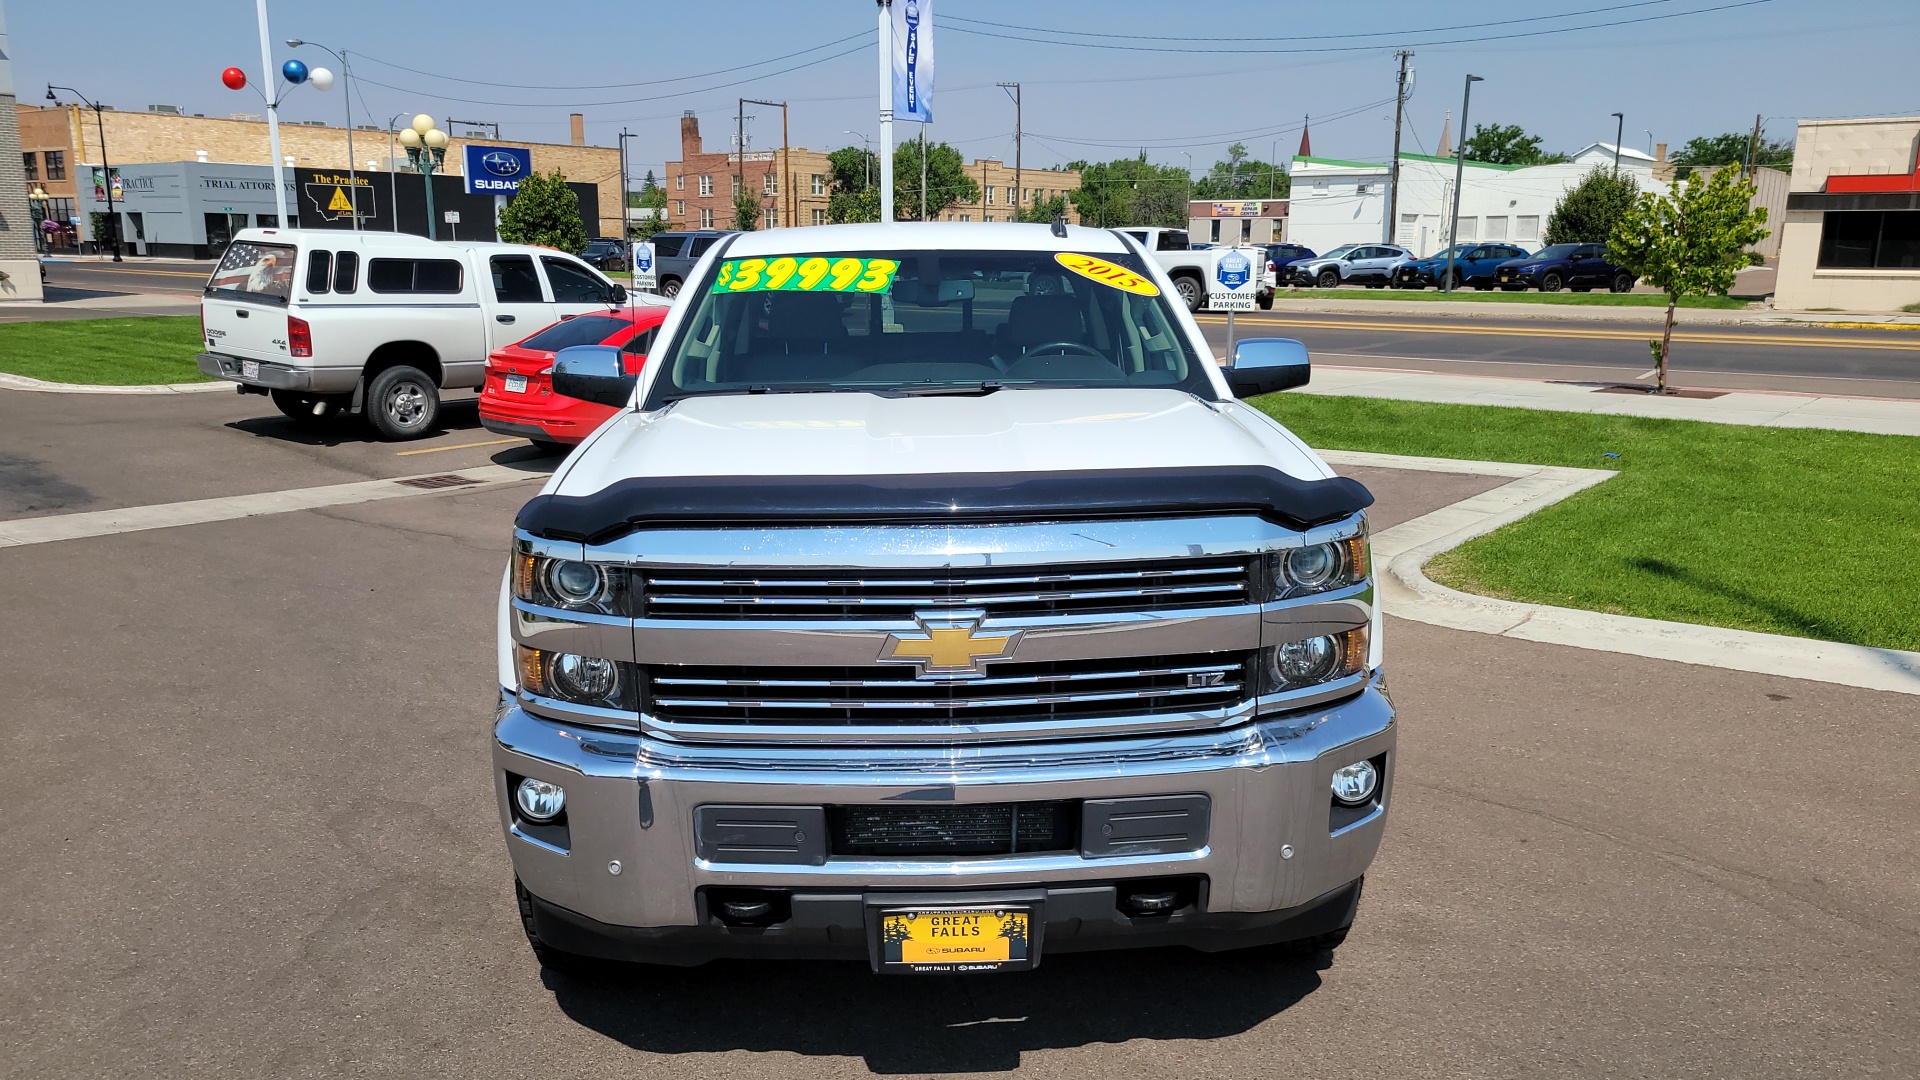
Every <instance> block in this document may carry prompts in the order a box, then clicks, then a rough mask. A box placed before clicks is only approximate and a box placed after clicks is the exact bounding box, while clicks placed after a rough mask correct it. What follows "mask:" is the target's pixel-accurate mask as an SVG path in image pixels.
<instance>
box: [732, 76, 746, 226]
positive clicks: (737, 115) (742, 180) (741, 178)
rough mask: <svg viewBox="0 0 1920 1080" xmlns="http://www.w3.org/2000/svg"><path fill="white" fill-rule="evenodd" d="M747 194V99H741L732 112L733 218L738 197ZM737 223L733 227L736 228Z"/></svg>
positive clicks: (738, 212)
mask: <svg viewBox="0 0 1920 1080" xmlns="http://www.w3.org/2000/svg"><path fill="white" fill-rule="evenodd" d="M746 193H747V99H746V98H741V99H740V105H739V107H738V108H736V109H734V110H733V202H734V206H735V209H734V216H735V217H738V216H739V214H740V211H739V209H738V207H739V204H740V196H742V195H745V194H746ZM739 224H740V223H739V222H738V221H735V222H734V225H736V226H738V225H739Z"/></svg>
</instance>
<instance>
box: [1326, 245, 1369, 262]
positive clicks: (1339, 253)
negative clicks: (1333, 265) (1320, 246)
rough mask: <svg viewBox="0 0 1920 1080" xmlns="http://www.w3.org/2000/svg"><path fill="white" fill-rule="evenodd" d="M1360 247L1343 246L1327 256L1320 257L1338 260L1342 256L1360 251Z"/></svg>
mask: <svg viewBox="0 0 1920 1080" xmlns="http://www.w3.org/2000/svg"><path fill="white" fill-rule="evenodd" d="M1359 247H1360V245H1359V244H1341V245H1340V246H1339V247H1337V248H1334V249H1333V250H1332V251H1329V252H1327V253H1326V254H1325V255H1322V256H1320V257H1321V258H1323V259H1337V258H1339V257H1340V256H1342V255H1345V254H1346V253H1347V252H1349V251H1355V250H1358V249H1359Z"/></svg>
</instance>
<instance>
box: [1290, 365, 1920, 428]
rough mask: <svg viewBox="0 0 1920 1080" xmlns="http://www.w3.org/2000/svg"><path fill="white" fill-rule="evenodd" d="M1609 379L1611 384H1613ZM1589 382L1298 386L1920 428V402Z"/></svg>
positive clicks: (1330, 370) (1358, 381)
mask: <svg viewBox="0 0 1920 1080" xmlns="http://www.w3.org/2000/svg"><path fill="white" fill-rule="evenodd" d="M1609 385H1611V384H1609ZM1599 391H1600V387H1599V386H1596V385H1595V384H1592V383H1572V382H1545V381H1536V380H1532V379H1509V378H1499V377H1494V376H1485V375H1438V374H1432V373H1429V372H1424V371H1391V370H1382V369H1379V368H1349V367H1333V366H1327V365H1321V364H1315V365H1314V366H1313V381H1312V382H1311V383H1310V384H1308V385H1307V386H1304V387H1302V388H1301V389H1299V390H1296V391H1293V392H1294V393H1301V394H1319V395H1323V396H1327V397H1376V398H1392V399H1395V400H1399V401H1433V402H1441V403H1445V404H1454V405H1504V406H1508V407H1511V408H1522V409H1548V410H1552V411H1555V412H1579V413H1605V414H1608V415H1613V416H1650V417H1659V418H1662V419H1668V420H1703V421H1706V422H1707V423H1712V424H1747V425H1752V426H1755V427H1806V428H1831V429H1833V430H1836V431H1860V432H1867V433H1870V434H1877V435H1920V401H1913V400H1903V399H1898V398H1849V397H1822V396H1817V395H1813V394H1789V393H1772V392H1759V391H1733V392H1729V393H1725V394H1722V395H1720V396H1719V397H1714V398H1680V397H1654V396H1652V395H1641V394H1619V393H1601V392H1599Z"/></svg>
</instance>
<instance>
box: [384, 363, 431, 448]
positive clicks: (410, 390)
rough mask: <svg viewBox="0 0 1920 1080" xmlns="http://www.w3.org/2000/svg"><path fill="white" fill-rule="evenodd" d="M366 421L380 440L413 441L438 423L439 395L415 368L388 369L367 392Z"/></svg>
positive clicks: (428, 380) (424, 374)
mask: <svg viewBox="0 0 1920 1080" xmlns="http://www.w3.org/2000/svg"><path fill="white" fill-rule="evenodd" d="M367 399H368V405H369V408H368V409H367V419H368V421H369V422H371V423H372V424H373V427H374V430H375V431H378V432H379V433H380V435H381V436H382V437H383V438H386V439H392V440H395V441H398V440H401V439H415V438H419V437H420V436H421V435H424V434H425V433H427V432H428V431H430V430H432V429H433V426H434V423H435V422H436V421H437V420H439V419H440V391H439V389H438V388H437V387H435V386H434V384H433V380H432V379H430V378H428V377H427V374H426V372H424V371H421V370H420V369H419V368H413V367H406V366H404V365H402V366H400V367H390V368H388V369H387V370H385V371H383V372H381V373H380V374H378V375H376V376H374V379H373V385H372V386H371V387H369V388H368V390H367Z"/></svg>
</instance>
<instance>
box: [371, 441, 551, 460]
mask: <svg viewBox="0 0 1920 1080" xmlns="http://www.w3.org/2000/svg"><path fill="white" fill-rule="evenodd" d="M526 441H527V440H525V439H521V438H517V437H516V438H512V439H488V440H487V441H486V442H470V443H461V444H460V445H458V446H429V447H425V448H424V449H420V450H401V451H398V452H397V453H395V454H394V455H393V456H394V457H412V456H413V455H415V454H437V453H439V452H440V451H442V450H471V449H473V448H474V447H476V446H505V445H506V444H507V443H510V442H526Z"/></svg>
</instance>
